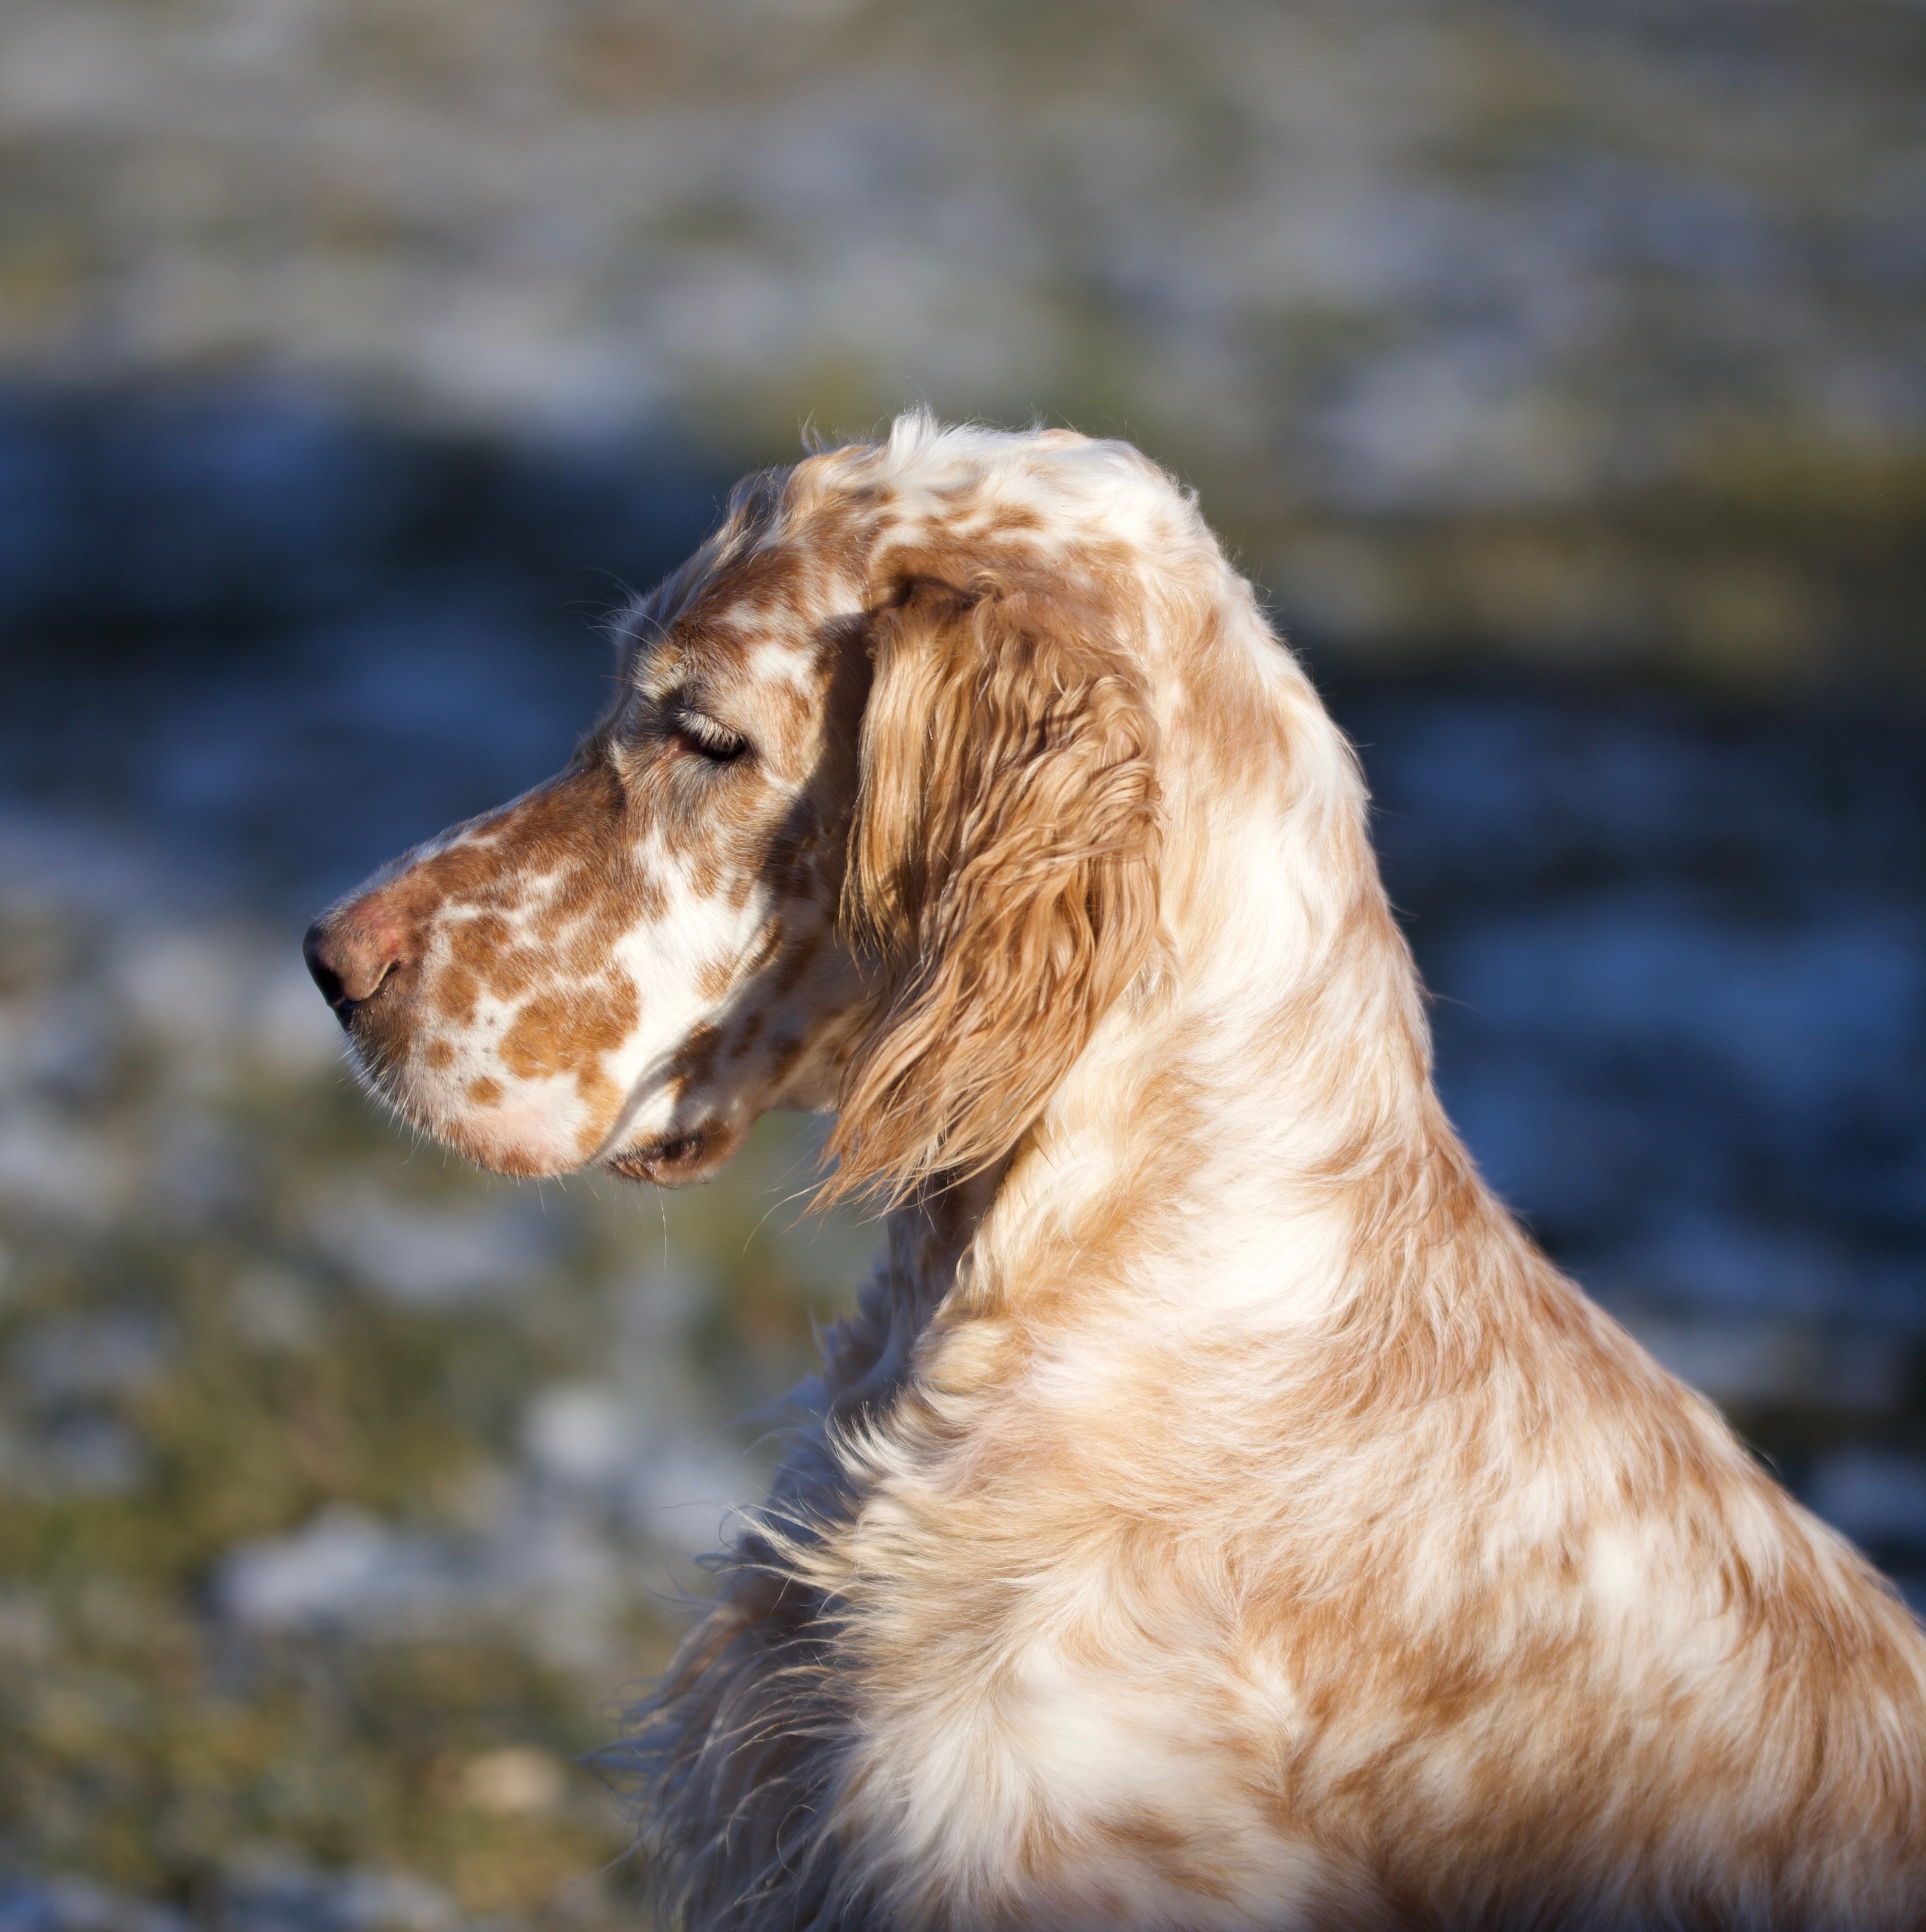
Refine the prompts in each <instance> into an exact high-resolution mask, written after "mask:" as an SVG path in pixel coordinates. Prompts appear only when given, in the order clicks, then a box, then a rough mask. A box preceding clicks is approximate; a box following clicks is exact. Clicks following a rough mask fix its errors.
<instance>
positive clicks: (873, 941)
mask: <svg viewBox="0 0 1926 1932" xmlns="http://www.w3.org/2000/svg"><path fill="white" fill-rule="evenodd" d="M1107 628H1108V627H1107V625H1106V622H1105V619H1104V613H1103V612H1102V610H1101V607H1099V606H1098V605H1095V604H1086V603H1083V602H1080V601H1076V600H1074V599H1073V598H1070V597H1069V596H1068V595H1064V594H1062V593H1061V592H1053V591H1052V590H1050V589H1032V588H1029V587H1008V586H1004V585H1002V584H1001V583H996V582H993V581H990V580H985V579H977V580H972V581H971V582H970V583H969V584H967V585H966V586H963V587H961V588H959V587H957V586H953V585H948V584H944V583H935V582H927V581H926V582H922V583H916V584H915V585H913V586H912V587H910V588H909V589H908V590H907V591H906V593H905V595H904V596H903V599H902V601H900V603H898V604H896V605H894V607H891V608H890V609H888V610H885V611H884V612H882V613H880V614H879V616H878V617H877V619H876V622H875V624H874V626H873V635H872V644H873V652H874V667H875V675H874V681H873V683H872V685H871V687H870V697H869V701H868V704H867V707H866V709H865V710H864V718H863V725H862V735H861V754H860V755H861V776H860V781H859V786H858V796H857V805H856V812H855V820H854V823H853V824H852V828H851V832H850V841H849V870H848V872H847V874H846V881H845V886H844V894H843V916H844V921H845V926H846V934H847V936H848V938H849V941H850V943H851V944H852V946H853V947H855V949H856V950H858V952H859V953H866V954H867V955H868V956H870V958H871V959H873V960H874V961H875V962H876V963H877V964H878V965H879V967H880V968H881V974H880V990H879V992H878V994H877V995H876V1000H875V1002H874V1005H873V1009H872V1013H871V1016H870V1021H869V1024H868V1025H867V1027H866V1028H864V1031H863V1033H862V1034H861V1037H860V1038H859V1040H858V1043H857V1046H856V1048H855V1052H854V1055H853V1057H852V1060H851V1061H850V1063H849V1067H848V1068H847V1070H846V1073H845V1076H844V1078H843V1088H842V1095H841V1101H840V1118H839V1119H838V1121H837V1127H836V1132H835V1133H834V1136H833V1137H832V1139H831V1142H830V1148H829V1151H830V1152H831V1154H832V1155H833V1156H834V1157H835V1158H836V1160H837V1163H838V1165H837V1172H836V1173H835V1175H834V1176H833V1177H832V1179H831V1183H830V1192H831V1193H832V1194H834V1195H843V1194H847V1193H852V1192H855V1191H858V1190H874V1191H876V1193H879V1194H881V1195H882V1196H885V1197H886V1198H888V1199H891V1200H892V1201H894V1200H900V1199H902V1198H903V1196H905V1195H906V1194H907V1193H909V1191H910V1190H911V1189H912V1188H913V1187H915V1186H916V1185H917V1184H919V1183H920V1182H921V1181H924V1180H926V1179H928V1178H932V1177H935V1176H944V1177H947V1178H951V1179H955V1178H963V1177H966V1176H968V1175H972V1174H975V1173H978V1172H981V1171H982V1170H983V1169H985V1168H987V1167H989V1166H992V1165H993V1164H994V1163H996V1162H997V1161H999V1160H1002V1158H1003V1157H1005V1155H1007V1154H1008V1153H1009V1152H1010V1151H1011V1150H1012V1149H1013V1148H1014V1147H1015V1145H1016V1144H1017V1141H1018V1140H1019V1139H1020V1138H1021V1137H1022V1136H1023V1133H1024V1132H1025V1131H1026V1130H1027V1129H1028V1128H1029V1127H1030V1126H1031V1125H1032V1124H1033V1123H1034V1122H1035V1120H1036V1118H1037V1117H1038V1115H1039V1114H1041V1112H1042V1111H1043V1109H1044V1104H1045V1103H1046V1102H1047V1100H1048V1098H1049V1097H1050V1093H1051V1092H1052V1091H1053V1089H1054V1088H1056V1086H1057V1085H1058V1084H1059V1082H1061V1081H1062V1079H1063V1077H1064V1076H1065V1073H1067V1072H1068V1070H1069V1067H1070V1065H1071V1062H1072V1061H1074V1060H1075V1058H1077V1055H1078V1054H1079V1053H1080V1052H1082V1050H1083V1046H1084V1043H1085V1042H1086V1040H1088V1039H1089V1036H1090V1032H1091V1030H1092V1028H1093V1027H1094V1026H1095V1024H1096V1022H1097V1021H1098V1019H1099V1018H1100V1017H1101V1015H1102V1014H1103V1013H1104V1010H1105V1009H1106V1008H1107V1007H1108V1006H1109V1005H1110V1003H1111V1002H1112V1001H1113V1000H1115V999H1116V998H1117V997H1118V995H1119V994H1121V993H1122V991H1123V989H1124V988H1125V986H1126V985H1128V983H1129V981H1130V980H1131V977H1132V976H1133V975H1134V974H1135V973H1136V971H1137V968H1139V966H1140V965H1141V964H1142V963H1143V960H1144V959H1145V957H1146V954H1147V953H1149V950H1150V947H1151V945H1152V941H1153V939H1154V938H1155V932H1156V926H1157V885H1156V880H1157V873H1156V862H1155V861H1156V851H1155V847H1156V841H1157V836H1158V823H1157V805H1158V792H1157V782H1156V776H1155V749H1156V745H1155V739H1156V730H1155V724H1154V722H1153V721H1152V718H1151V715H1150V713H1149V709H1148V707H1147V706H1146V703H1145V701H1144V694H1143V687H1142V683H1141V680H1140V676H1139V674H1138V673H1137V669H1136V667H1135V666H1134V664H1133V663H1132V661H1131V659H1130V658H1129V657H1128V655H1126V654H1125V652H1124V651H1123V650H1122V649H1121V648H1119V644H1118V643H1117V642H1116V640H1115V639H1114V638H1113V636H1111V635H1109V634H1107Z"/></svg>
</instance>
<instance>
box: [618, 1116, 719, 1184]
mask: <svg viewBox="0 0 1926 1932" xmlns="http://www.w3.org/2000/svg"><path fill="white" fill-rule="evenodd" d="M722 1138H723V1136H722V1133H721V1130H720V1128H718V1127H714V1126H705V1127H695V1128H692V1129H691V1130H690V1131H689V1132H688V1133H681V1134H660V1135H658V1136H656V1138H655V1139H653V1140H647V1141H644V1142H641V1143H639V1144H638V1145H636V1146H635V1147H632V1148H624V1149H623V1151H622V1152H621V1153H620V1154H615V1155H613V1156H611V1157H610V1158H609V1159H608V1160H607V1161H605V1163H603V1165H604V1166H605V1167H606V1168H607V1169H608V1171H609V1172H610V1173H611V1174H614V1175H620V1177H621V1178H622V1179H623V1180H624V1181H654V1183H655V1184H656V1185H657V1187H675V1185H677V1184H678V1183H680V1182H683V1181H696V1180H699V1179H701V1178H703V1176H704V1175H705V1172H707V1170H708V1168H709V1167H710V1166H711V1164H712V1163H711V1154H712V1153H713V1152H714V1149H715V1147H716V1145H717V1142H718V1141H719V1140H720V1139H722Z"/></svg>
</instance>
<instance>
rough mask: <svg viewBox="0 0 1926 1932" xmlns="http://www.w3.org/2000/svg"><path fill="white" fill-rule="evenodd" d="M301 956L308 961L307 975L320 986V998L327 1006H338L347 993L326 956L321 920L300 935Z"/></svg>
mask: <svg viewBox="0 0 1926 1932" xmlns="http://www.w3.org/2000/svg"><path fill="white" fill-rule="evenodd" d="M301 956H302V959H305V961H306V962H308V974H309V977H311V979H312V980H314V983H315V985H316V986H318V987H320V989H321V997H322V998H323V999H324V1000H326V1001H327V1003H328V1004H329V1006H331V1007H338V1006H339V1005H340V1004H341V1001H343V1000H344V998H346V997H347V995H345V994H344V992H343V991H342V989H341V975H340V974H338V973H337V972H336V971H335V969H334V966H333V964H332V962H331V961H330V960H329V957H328V935H327V932H326V927H325V926H324V924H323V922H322V921H321V920H320V919H317V920H316V921H315V922H314V924H313V925H312V926H310V927H309V928H308V930H307V932H305V933H304V934H303V935H302V940H301Z"/></svg>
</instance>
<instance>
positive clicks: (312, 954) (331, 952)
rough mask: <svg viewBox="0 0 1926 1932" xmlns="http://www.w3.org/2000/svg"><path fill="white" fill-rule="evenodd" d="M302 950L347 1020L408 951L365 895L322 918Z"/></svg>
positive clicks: (316, 978) (325, 993) (329, 999)
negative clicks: (403, 951) (403, 949)
mask: <svg viewBox="0 0 1926 1932" xmlns="http://www.w3.org/2000/svg"><path fill="white" fill-rule="evenodd" d="M301 956H302V958H303V959H305V960H306V961H307V962H308V971H309V972H310V973H311V974H313V975H314V983H315V985H316V986H319V987H320V989H321V997H322V998H323V999H324V1000H326V1001H327V1003H328V1004H329V1006H331V1007H333V1008H334V1010H335V1018H336V1019H338V1020H339V1021H340V1022H341V1024H342V1025H344V1026H345V1025H347V1023H348V1022H349V1021H350V1019H352V1018H353V1016H354V1012H355V1010H356V1007H359V1006H360V1005H361V1004H362V1001H365V1000H371V999H372V998H374V995H375V994H376V993H377V992H379V991H380V988H381V983H382V982H383V980H386V978H387V977H388V975H389V974H390V973H392V972H393V971H394V970H395V968H396V967H397V966H398V965H401V963H402V957H403V953H402V946H401V935H399V934H398V932H396V931H395V928H394V927H393V926H392V925H391V924H390V923H389V922H388V921H387V920H386V919H383V917H382V916H380V913H377V912H376V911H374V910H373V908H372V907H371V906H370V905H369V904H368V901H366V900H365V899H364V900H357V901H356V903H355V904H353V905H351V906H347V907H343V908H342V910H341V911H339V912H335V913H328V914H327V915H326V916H325V917H323V918H321V919H317V920H316V921H315V922H314V924H313V925H312V926H310V927H309V928H308V933H307V936H306V938H304V939H303V940H302V942H301Z"/></svg>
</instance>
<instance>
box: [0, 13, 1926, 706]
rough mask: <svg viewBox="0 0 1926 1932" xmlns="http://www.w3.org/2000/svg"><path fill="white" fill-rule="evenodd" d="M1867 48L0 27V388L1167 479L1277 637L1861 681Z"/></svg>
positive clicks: (1716, 24) (571, 18) (1917, 478)
mask: <svg viewBox="0 0 1926 1932" xmlns="http://www.w3.org/2000/svg"><path fill="white" fill-rule="evenodd" d="M1922 85H1926V17H1922V15H1921V13H1920V12H1919V10H1918V8H1917V7H1915V6H1912V5H1908V4H1906V0H1698V4H1695V5H1693V6H1691V7H1689V8H1681V7H1676V6H1672V5H1664V4H1662V0H1609V4H1607V5H1577V4H1568V0H1439V4H1427V5H1411V4H1408V0H1295V4H1294V5H1289V6H1280V5H1275V4H1272V0H1103V4H1101V5H1098V4H1095V0H1056V4H1053V5H1050V6H1048V7H1026V6H1020V5H1014V4H1005V0H992V4H987V5H986V4H972V5H955V4H948V0H926V4H892V3H891V0H717V4H714V5H704V6H701V7H690V6H682V5H672V4H668V0H460V4H455V3H454V0H14V5H11V6H10V7H8V9H7V10H6V13H5V16H4V17H0V214H4V217H5V219H4V220H0V236H5V238H6V239H5V241H4V242H0V366H5V367H8V368H12V369H14V370H16V371H26V372H27V373H29V374H31V375H32V377H33V378H34V379H35V380H36V381H44V380H56V381H59V382H62V383H75V384H81V385H85V386H98V385H100V384H101V383H108V384H125V383H152V382H153V381H155V380H175V381H178V380H182V379H187V380H204V379H206V378H207V377H210V376H212V377H230V376H232V375H233V374H236V372H244V373H248V374H252V375H254V376H256V377H263V378H266V379H269V380H273V381H275V382H278V383H284V384H285V383H293V384H296V385H301V384H316V383H318V384H320V385H321V386H323V387H324V388H326V389H329V391H331V392H345V393H347V394H349V395H353V396H355V397H356V398H359V400H360V401H361V402H362V404H363V405H364V406H365V407H367V408H368V409H369V410H372V411H374V412H376V413H379V414H380V415H382V416H389V417H392V416H403V417H407V418H412V419H417V420H419V419H428V420H431V421H434V422H440V423H444V424H448V423H454V424H459V425H466V426H467V427H469V428H478V429H481V430H484V431H500V430H501V429H503V428H509V429H512V430H514V431H516V432H517V433H527V432H531V431H533V432H539V434H543V435H546V436H549V437H559V438H562V439H564V440H569V439H573V440H581V439H583V438H588V439H595V438H599V437H606V436H608V435H609V434H611V433H616V432H622V433H630V432H635V431H643V432H647V433H649V434H657V435H660V434H669V433H675V434H682V435H685V436H693V437H695V438H696V440H698V441H699V442H700V443H702V444H703V445H704V446H707V447H711V448H714V449H719V450H721V451H723V452H726V459H727V461H726V466H727V467H729V469H732V470H733V469H740V468H744V467H747V466H748V462H749V459H750V458H753V459H754V460H757V461H761V460H767V459H768V457H769V456H770V455H787V454H789V453H792V452H793V451H794V449H795V446H796V430H797V427H798V424H799V423H801V422H803V421H804V420H805V419H813V420H814V421H816V422H818V423H819V424H820V425H822V426H823V427H825V428H831V429H834V428H839V427H840V428H867V427H868V426H869V425H871V424H873V422H875V421H876V419H877V418H878V417H879V416H880V415H882V414H883V413H887V412H888V411H889V410H891V409H894V408H895V407H900V405H901V404H903V402H905V401H908V400H911V399H913V398H915V397H917V396H918V395H922V396H926V397H927V398H928V399H929V400H930V401H932V402H933V403H934V404H936V406H937V407H939V409H941V410H944V411H945V412H948V413H961V414H965V415H982V416H988V417H990V418H993V419H1003V420H1008V419H1018V420H1020V419H1023V418H1024V417H1026V416H1028V415H1029V413H1032V412H1041V413H1044V415H1046V416H1056V417H1061V418H1062V419H1065V420H1068V421H1069V422H1073V423H1074V424H1076V425H1078V426H1079V427H1080V428H1085V429H1087V430H1091V431H1115V432H1120V433H1122V434H1127V435H1128V436H1130V437H1133V438H1134V440H1137V441H1139V442H1140V443H1143V444H1144V445H1145V446H1146V447H1147V448H1149V449H1151V450H1152V452H1153V453H1155V454H1156V455H1158V456H1160V457H1161V458H1163V459H1164V460H1166V461H1167V462H1169V463H1172V464H1173V465H1174V466H1176V467H1177V468H1178V469H1180V470H1181V471H1182V472H1184V473H1185V474H1186V475H1189V476H1191V477H1192V478H1194V479H1195V480H1196V481H1198V482H1200V484H1203V486H1204V487H1205V489H1206V493H1207V495H1208V496H1209V500H1210V501H1211V502H1212V505H1213V507H1214V513H1215V516H1216V517H1217V519H1218V523H1219V524H1220V525H1221V526H1223V527H1224V528H1226V529H1228V530H1230V532H1232V533H1233V535H1235V536H1236V538H1237V540H1238V541H1239V544H1240V546H1241V547H1242V553H1243V555H1244V556H1245V559H1246V561H1247V562H1248V563H1249V564H1251V565H1253V566H1254V567H1255V568H1257V571H1258V572H1259V574H1261V575H1262V576H1263V577H1264V578H1265V579H1266V581H1268V582H1269V583H1271V584H1272V586H1274V587H1275V589H1276V590H1277V592H1278V594H1279V595H1280V596H1281V597H1282V598H1284V600H1285V604H1286V606H1287V607H1288V609H1289V610H1291V613H1292V614H1293V616H1294V618H1295V619H1297V622H1298V623H1299V625H1300V628H1305V627H1309V628H1311V629H1312V630H1315V631H1316V632H1317V633H1318V634H1320V635H1321V636H1323V637H1327V638H1328V639H1330V640H1333V641H1335V642H1337V643H1342V645H1343V646H1345V648H1347V649H1349V650H1351V651H1354V652H1359V653H1367V652H1368V653H1369V654H1370V655H1372V656H1373V657H1375V658H1376V659H1378V660H1379V661H1388V662H1391V663H1394V664H1395V663H1402V662H1409V661H1412V660H1413V659H1414V658H1415V659H1420V660H1422V659H1427V658H1437V657H1438V656H1440V655H1453V656H1456V655H1462V653H1463V652H1465V650H1467V649H1477V650H1482V651H1484V652H1495V653H1497V654H1499V655H1509V656H1513V657H1522V658H1526V659H1528V660H1530V661H1538V662H1544V663H1551V664H1601V663H1602V664H1638V665H1640V666H1642V667H1646V668H1657V669H1660V670H1666V671H1667V672H1669V673H1671V674H1673V675H1685V676H1692V677H1699V678H1703V677H1715V678H1719V679H1724V680H1727V681H1730V682H1738V683H1740V684H1741V685H1746V684H1756V683H1759V682H1765V683H1766V684H1768V685H1772V684H1777V683H1778V682H1781V681H1783V679H1786V677H1788V676H1811V675H1813V674H1815V673H1824V672H1825V671H1826V670H1828V669H1834V668H1837V667H1839V666H1840V665H1842V664H1843V665H1846V666H1857V667H1864V666H1866V665H1867V664H1875V665H1882V666H1885V667H1892V666H1894V665H1897V664H1904V665H1906V666H1909V667H1911V669H1912V672H1913V673H1914V674H1915V675H1916V674H1917V673H1918V669H1919V667H1920V666H1921V655H1920V651H1919V644H1918V640H1919V637H1920V635H1921V619H1922V616H1926V590H1923V589H1922V584H1923V583H1926V577H1922V572H1921V564H1920V557H1921V554H1922V553H1926V544H1922V543H1921V530H1922V525H1926V371H1922V364H1921V352H1920V346H1919V345H1920V341H1921V329H1920V311H1921V302H1920V297H1921V281H1922V278H1926V247H1923V246H1922V243H1921V233H1922V230H1921V223H1920V221H1919V219H1918V214H1919V208H1920V203H1921V194H1922V182H1926V136H1922V132H1921V120H1920V116H1919V113H1918V104H1919V99H1920V95H1921V87H1922Z"/></svg>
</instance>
